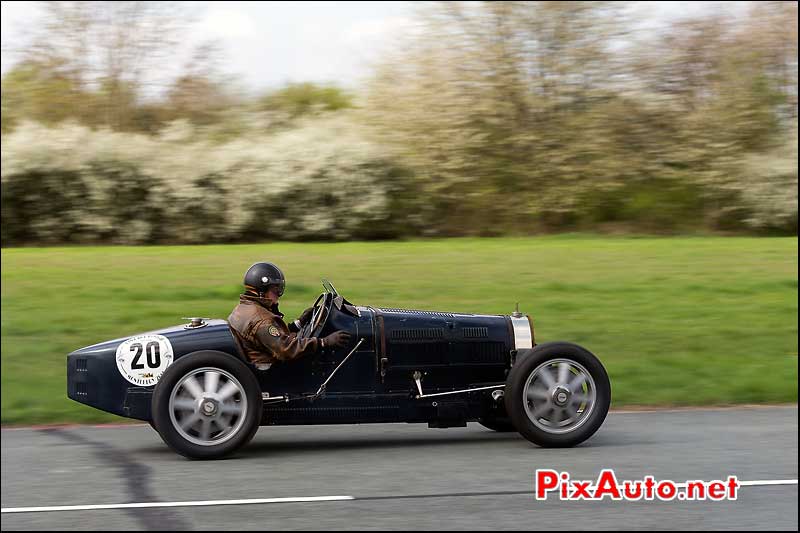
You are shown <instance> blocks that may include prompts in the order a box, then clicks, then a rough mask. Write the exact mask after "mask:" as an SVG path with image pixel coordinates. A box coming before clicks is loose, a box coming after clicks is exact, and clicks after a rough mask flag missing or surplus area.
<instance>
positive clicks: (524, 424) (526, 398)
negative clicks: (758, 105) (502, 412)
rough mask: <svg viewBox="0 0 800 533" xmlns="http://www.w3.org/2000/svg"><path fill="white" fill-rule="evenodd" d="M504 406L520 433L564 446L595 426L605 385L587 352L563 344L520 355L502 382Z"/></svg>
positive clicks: (605, 400)
mask: <svg viewBox="0 0 800 533" xmlns="http://www.w3.org/2000/svg"><path fill="white" fill-rule="evenodd" d="M505 403H506V410H507V411H508V413H509V415H510V417H511V421H512V423H513V424H514V426H515V427H516V428H517V430H518V431H519V432H520V433H521V434H522V436H523V437H525V438H526V439H528V440H529V441H531V442H533V443H535V444H538V445H540V446H545V447H569V446H575V445H576V444H580V443H581V442H583V441H585V440H586V439H588V438H589V437H591V436H592V435H594V433H595V432H596V431H597V430H598V429H599V428H600V426H601V425H602V423H603V421H604V420H605V418H606V415H607V414H608V408H609V405H610V404H611V384H610V382H609V380H608V374H607V373H606V371H605V368H603V365H602V364H601V363H600V361H599V360H598V359H597V357H595V356H594V355H593V354H592V353H591V352H589V351H588V350H586V349H585V348H582V347H581V346H578V345H576V344H571V343H567V342H551V343H546V344H540V345H539V346H537V347H535V348H534V349H533V350H530V351H528V352H527V353H524V354H523V353H522V352H521V353H520V356H518V358H517V363H516V364H515V365H514V367H513V368H512V369H511V372H510V373H509V375H508V380H507V382H506V396H505Z"/></svg>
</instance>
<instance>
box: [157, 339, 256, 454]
mask: <svg viewBox="0 0 800 533" xmlns="http://www.w3.org/2000/svg"><path fill="white" fill-rule="evenodd" d="M203 369H207V370H203ZM193 372H203V373H205V372H210V373H215V372H216V373H219V374H220V379H223V378H224V379H226V380H227V381H226V383H229V382H232V383H233V385H236V386H237V387H238V386H240V387H238V388H237V392H236V393H235V394H234V398H236V399H238V401H235V402H234V405H235V406H236V408H238V409H240V410H241V411H242V412H243V413H244V414H243V415H240V417H241V418H237V417H236V415H233V417H232V419H233V420H236V422H235V423H233V427H232V428H229V432H228V434H225V430H220V429H219V428H220V427H221V426H220V425H217V430H216V431H218V433H217V435H219V436H221V437H224V438H220V441H221V442H220V443H219V444H215V443H214V439H215V437H212V436H210V435H209V436H208V437H209V438H207V439H203V437H202V436H201V435H199V434H198V435H192V434H191V433H190V432H191V431H192V429H189V430H183V429H179V428H178V427H176V423H177V421H178V418H177V415H174V414H171V413H170V409H171V408H170V398H171V397H172V394H173V390H174V389H176V385H177V386H178V389H180V388H181V386H182V384H183V383H185V381H184V378H186V379H190V376H191V375H192V373H193ZM225 374H227V376H226V375H225ZM198 375H201V374H199V373H198ZM228 376H231V377H233V378H235V381H234V380H230V379H228ZM237 381H238V384H237V383H236V382H237ZM187 388H188V387H187ZM219 390H220V392H221V390H222V387H220V388H219ZM176 392H177V391H176ZM179 399H180V398H179ZM190 400H191V399H190ZM245 402H246V403H245ZM216 405H217V406H218V407H217V408H219V406H220V405H226V406H227V405H231V404H225V403H217V404H216ZM176 412H180V413H182V414H183V413H184V411H176ZM219 412H220V413H223V412H224V411H223V410H222V409H220V411H219ZM202 415H203V413H201V412H199V410H196V411H194V412H192V411H186V415H185V416H200V417H201V418H199V419H197V420H198V422H203V421H204V420H203V418H202ZM152 416H153V423H154V427H155V429H156V431H158V433H159V435H161V438H162V439H163V440H164V442H165V443H166V444H167V445H168V446H169V447H170V448H172V449H173V450H175V451H176V452H178V453H179V454H181V455H183V456H185V457H188V458H190V459H217V458H220V457H222V456H224V455H228V454H230V453H233V452H234V451H236V450H237V449H239V448H240V447H242V446H244V445H245V444H247V443H248V442H250V440H251V439H252V438H253V436H254V435H255V433H256V431H258V427H259V424H260V422H261V416H262V401H261V387H260V386H259V384H258V380H257V379H256V377H255V375H254V374H253V372H252V371H251V370H250V369H249V368H248V367H247V366H246V365H245V364H244V363H243V362H241V361H240V360H239V359H237V358H235V357H233V356H231V355H228V354H226V353H222V352H214V351H203V352H195V353H192V354H189V355H185V356H183V357H181V358H179V359H178V360H177V361H175V362H174V363H173V364H171V365H170V366H169V368H167V370H166V371H165V372H164V375H163V376H161V379H160V380H159V382H158V385H156V388H155V391H154V392H153V400H152ZM173 419H174V420H175V422H173ZM183 420H185V419H183V418H182V419H181V421H183ZM209 427H213V425H211V424H209ZM190 438H191V439H195V440H196V442H192V440H189V439H190Z"/></svg>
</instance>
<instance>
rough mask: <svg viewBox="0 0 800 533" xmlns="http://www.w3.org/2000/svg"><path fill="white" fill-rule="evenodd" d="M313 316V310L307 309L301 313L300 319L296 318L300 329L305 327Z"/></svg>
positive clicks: (311, 308)
mask: <svg viewBox="0 0 800 533" xmlns="http://www.w3.org/2000/svg"><path fill="white" fill-rule="evenodd" d="M313 315H314V308H313V307H309V308H308V309H306V310H305V311H303V314H302V315H300V318H298V319H297V320H296V322H299V323H300V326H301V327H302V326H305V325H306V324H308V321H309V320H311V317H312V316H313Z"/></svg>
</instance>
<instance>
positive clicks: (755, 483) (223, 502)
mask: <svg viewBox="0 0 800 533" xmlns="http://www.w3.org/2000/svg"><path fill="white" fill-rule="evenodd" d="M739 485H740V486H742V487H763V486H769V485H797V480H796V479H767V480H757V481H739ZM676 486H677V487H678V488H686V486H687V483H676ZM589 488H590V489H592V488H594V487H589ZM488 494H491V493H488ZM532 494H533V489H531V495H532ZM418 496H419V497H425V496H428V497H431V498H435V497H437V496H438V494H420V495H418ZM401 497H403V496H398V498H401ZM406 497H407V496H406ZM386 498H387V499H389V498H391V496H390V495H389V496H387V497H386ZM358 499H359V498H356V497H355V496H309V497H300V498H256V499H250V500H205V501H189V502H145V503H112V504H105V505H56V506H50V507H6V508H3V509H2V512H3V513H43V512H50V511H97V510H102V509H142V508H152V507H209V506H216V505H258V504H263V503H308V502H336V501H349V500H358ZM367 499H368V498H367Z"/></svg>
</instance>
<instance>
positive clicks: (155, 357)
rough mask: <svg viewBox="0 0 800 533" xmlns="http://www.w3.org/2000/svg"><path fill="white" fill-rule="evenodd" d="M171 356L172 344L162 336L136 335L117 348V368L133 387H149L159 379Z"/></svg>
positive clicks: (170, 361) (169, 362) (170, 360)
mask: <svg viewBox="0 0 800 533" xmlns="http://www.w3.org/2000/svg"><path fill="white" fill-rule="evenodd" d="M172 355H173V354H172V344H170V342H169V339H167V338H166V337H164V336H163V335H138V336H136V337H131V338H130V339H128V340H126V341H125V342H123V343H122V344H120V345H119V347H118V348H117V368H118V369H119V373H120V374H122V377H124V378H125V379H127V380H128V381H130V382H131V383H133V384H134V385H139V386H141V387H150V386H152V385H155V384H156V383H158V380H159V379H161V374H163V373H164V371H165V370H166V369H167V367H168V366H169V365H170V364H171V363H172Z"/></svg>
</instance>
